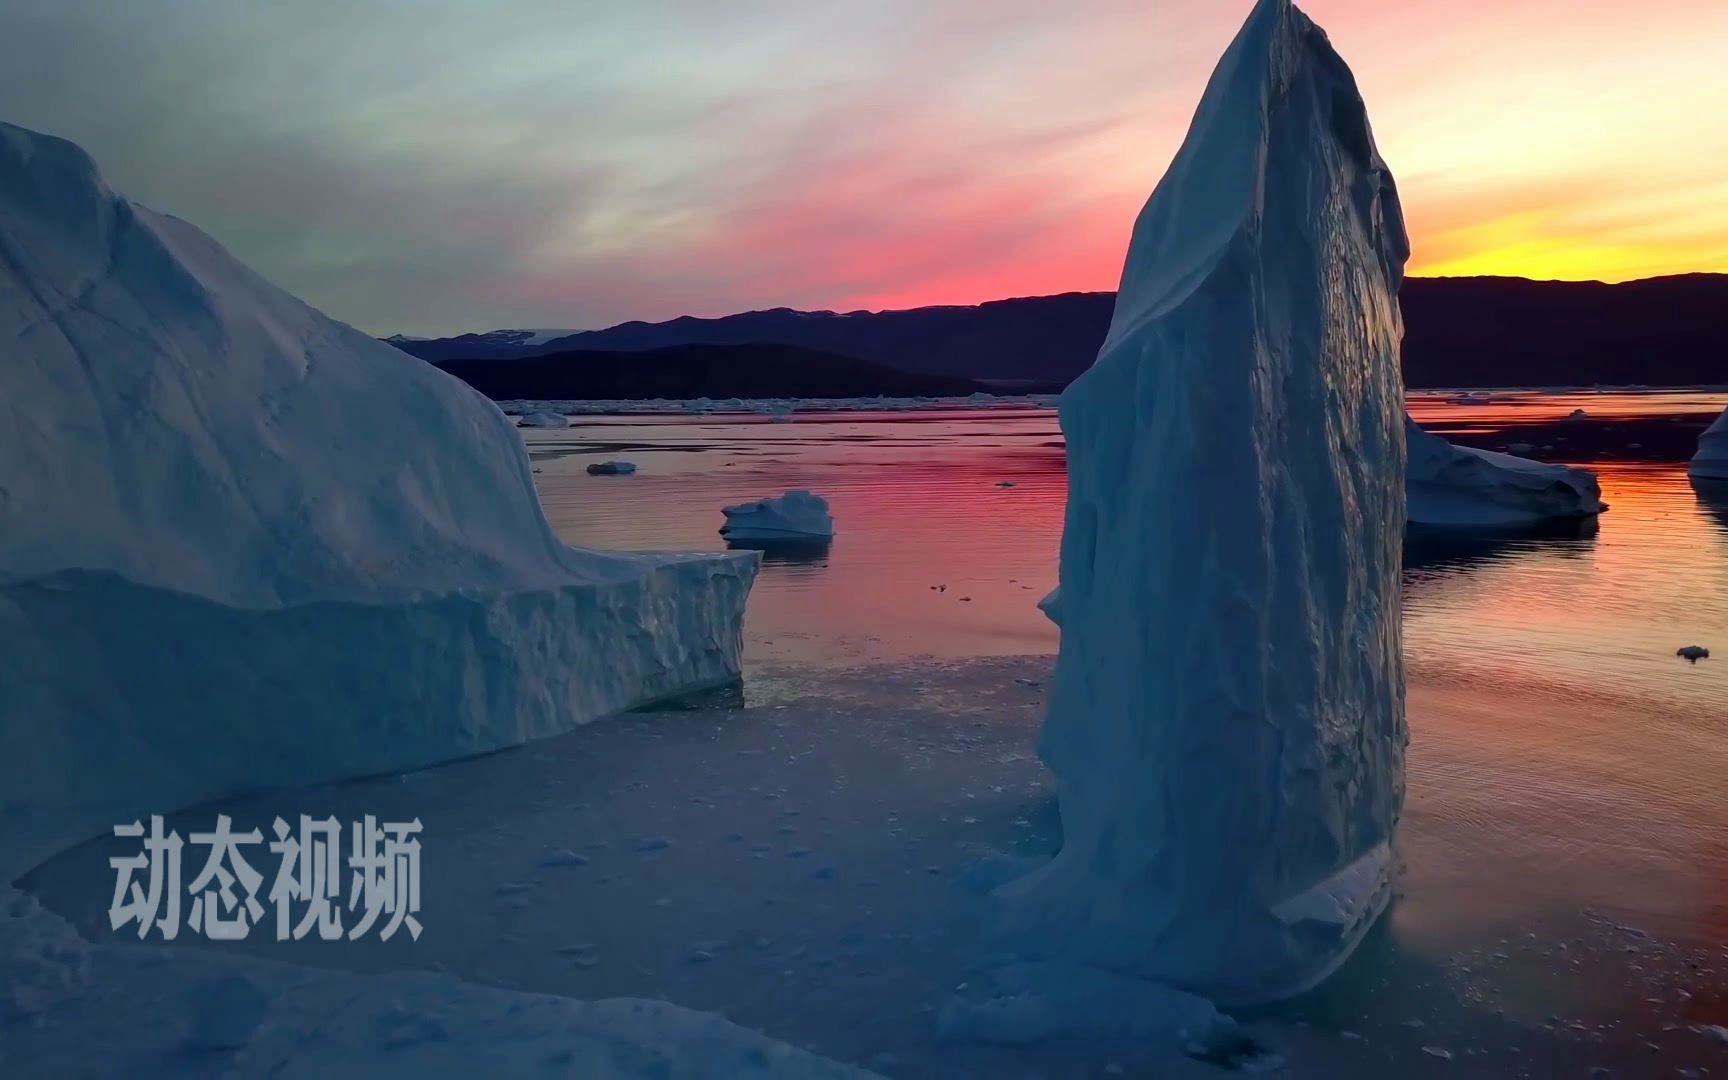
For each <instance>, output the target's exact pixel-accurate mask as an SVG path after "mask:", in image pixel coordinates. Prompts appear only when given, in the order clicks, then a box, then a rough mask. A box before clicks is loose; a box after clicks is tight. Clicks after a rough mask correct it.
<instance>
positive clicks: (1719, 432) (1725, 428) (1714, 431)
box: [1686, 409, 1728, 481]
mask: <svg viewBox="0 0 1728 1080" xmlns="http://www.w3.org/2000/svg"><path fill="white" fill-rule="evenodd" d="M1686 471H1687V472H1688V473H1690V474H1691V475H1692V478H1693V479H1694V480H1722V481H1728V409H1724V410H1723V412H1722V415H1721V416H1718V417H1717V418H1716V422H1715V423H1714V424H1711V425H1710V427H1709V429H1708V430H1706V431H1705V432H1704V434H1702V435H1700V436H1698V452H1697V453H1696V454H1694V455H1692V464H1691V465H1690V466H1689V467H1688V468H1687V470H1686Z"/></svg>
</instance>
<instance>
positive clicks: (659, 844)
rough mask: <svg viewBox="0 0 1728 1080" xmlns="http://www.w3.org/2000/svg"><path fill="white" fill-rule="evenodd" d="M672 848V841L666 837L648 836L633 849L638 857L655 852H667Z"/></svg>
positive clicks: (637, 842)
mask: <svg viewBox="0 0 1728 1080" xmlns="http://www.w3.org/2000/svg"><path fill="white" fill-rule="evenodd" d="M671 846H672V841H671V840H669V839H667V838H666V837H664V836H646V837H643V838H642V839H641V840H638V841H636V846H635V848H634V849H633V850H634V851H635V852H636V853H637V854H638V855H647V854H649V853H651V852H655V851H665V850H666V849H667V848H669V847H671Z"/></svg>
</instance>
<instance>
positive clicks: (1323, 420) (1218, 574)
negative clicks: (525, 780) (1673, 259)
mask: <svg viewBox="0 0 1728 1080" xmlns="http://www.w3.org/2000/svg"><path fill="white" fill-rule="evenodd" d="M1408 251H1409V249H1408V244H1407V241H1406V238H1405V234H1404V223H1403V219H1402V215H1401V211H1400V208H1399V203H1398V197H1397V192H1396V189H1395V187H1394V185H1393V181H1392V177H1391V174H1390V172H1389V171H1388V170H1387V168H1386V166H1385V164H1384V163H1383V162H1382V161H1381V160H1380V158H1379V155H1378V154H1377V153H1376V151H1375V149H1374V141H1373V137H1372V135H1371V134H1370V131H1369V126H1368V118H1367V112H1366V109H1365V107H1364V106H1363V104H1362V101H1361V98H1360V97H1359V96H1358V94H1357V91H1356V86H1355V82H1354V80H1353V78H1352V77H1351V74H1350V71H1349V69H1348V68H1347V67H1346V66H1345V65H1344V62H1343V61H1342V60H1341V59H1340V58H1339V57H1338V55H1337V53H1335V52H1334V51H1333V50H1332V48H1331V46H1330V44H1329V43H1328V42H1327V39H1326V36H1325V34H1324V33H1323V32H1322V31H1320V30H1319V29H1318V28H1317V27H1315V26H1314V24H1313V23H1311V22H1310V21H1309V20H1308V19H1307V17H1306V16H1304V15H1303V14H1302V13H1301V12H1299V11H1297V10H1296V9H1294V8H1293V7H1292V6H1291V5H1290V3H1289V2H1288V0H1261V2H1260V3H1258V4H1257V5H1256V7H1255V9H1254V11H1253V13H1252V15H1251V16H1250V17H1249V20H1248V22H1247V24H1246V25H1245V26H1244V27H1243V29H1242V31H1241V33H1240V34H1239V35H1238V36H1237V38H1236V40H1235V42H1234V43H1233V44H1232V45H1231V47H1230V49H1229V50H1228V51H1227V52H1226V53H1225V55H1224V58H1223V60H1222V61H1221V62H1220V64H1219V66H1218V70H1217V72H1216V73H1215V74H1214V75H1213V77H1212V81H1211V83H1210V84H1209V85H1208V87H1207V89H1206V93H1205V96H1204V98H1203V99H1202V101H1201V103H1200V107H1199V110H1198V112H1197V113H1196V116H1195V119H1194V123H1193V126H1192V127H1191V129H1190V130H1189V133H1188V137H1187V140H1186V141H1185V142H1184V144H1183V146H1182V149H1181V150H1180V151H1179V152H1178V153H1177V155H1176V158H1175V160H1174V161H1173V162H1172V164H1171V166H1170V170H1169V172H1168V173H1167V174H1166V175H1165V177H1164V179H1163V180H1162V181H1160V183H1159V185H1158V188H1157V190H1155V191H1154V192H1153V194H1152V197H1151V199H1150V201H1148V203H1147V204H1146V208H1145V209H1144V210H1143V211H1142V212H1141V215H1140V218H1139V220H1138V222H1137V223H1136V224H1135V227H1134V236H1133V240H1132V242H1131V245H1130V247H1129V252H1128V258H1127V264H1126V266H1125V268H1124V270H1123V274H1122V286H1121V290H1120V292H1119V293H1118V297H1117V302H1116V311H1115V315H1114V318H1113V321H1112V323H1111V327H1110V333H1109V336H1108V337H1107V338H1106V340H1105V343H1104V347H1103V349H1102V351H1101V352H1100V353H1099V356H1098V360H1097V362H1096V363H1095V364H1094V365H1093V366H1092V367H1091V368H1090V369H1089V370H1088V371H1087V372H1086V373H1085V374H1083V375H1082V376H1080V378H1079V379H1078V380H1076V381H1075V383H1074V384H1073V385H1072V386H1070V387H1069V389H1068V390H1067V392H1066V393H1064V394H1063V396H1062V402H1061V410H1060V411H1061V419H1062V430H1063V433H1064V434H1065V436H1066V438H1067V449H1068V473H1069V495H1068V509H1067V518H1066V523H1065V526H1064V530H1063V536H1062V557H1061V585H1060V613H1059V614H1060V622H1061V626H1062V642H1061V651H1060V654H1059V659H1058V662H1057V669H1056V678H1055V682H1054V684H1053V688H1052V696H1051V703H1050V714H1049V717H1048V719H1047V720H1046V722H1045V727H1044V732H1043V736H1042V739H1041V742H1040V750H1041V752H1042V754H1043V756H1044V759H1045V761H1046V762H1048V764H1049V765H1050V768H1051V770H1052V771H1053V772H1054V773H1055V774H1056V777H1057V779H1058V781H1059V784H1060V790H1061V796H1062V822H1063V830H1064V836H1063V845H1062V850H1061V852H1060V853H1059V854H1058V855H1057V856H1056V858H1055V859H1054V860H1053V861H1052V862H1051V863H1050V864H1049V865H1048V866H1046V867H1044V868H1042V869H1039V870H1037V871H1036V872H1034V873H1032V874H1031V875H1029V876H1027V877H1026V878H1025V879H1023V880H1021V881H1016V882H1013V883H1010V884H1008V885H1006V886H1004V888H1003V889H1002V890H1001V895H1002V897H1003V899H1004V901H1005V911H1004V915H1003V919H1002V931H1003V938H1004V943H1005V946H1004V947H1006V948H1014V949H1020V950H1024V951H1028V952H1031V953H1034V954H1036V955H1040V956H1051V957H1057V958H1069V959H1073V960H1078V961H1082V962H1086V963H1091V964H1094V965H1098V966H1102V967H1108V968H1113V969H1116V970H1119V971H1127V972H1131V973H1134V974H1136V975H1140V976H1143V977H1147V978H1152V979H1157V980H1161V981H1164V982H1167V983H1169V984H1171V985H1172V986H1175V987H1179V988H1182V989H1185V990H1189V991H1193V992H1196V993H1201V994H1204V995H1206V996H1208V997H1212V998H1214V999H1217V1000H1220V1001H1222V1002H1226V1003H1242V1002H1252V1001H1262V1000H1267V999H1276V998H1280V997H1283V996H1287V995H1289V994H1293V993H1296V992H1299V991H1301V990H1304V989H1306V988H1308V987H1310V986H1312V985H1313V984H1314V983H1315V982H1316V981H1318V980H1319V979H1321V978H1324V977H1325V975H1326V974H1328V973H1329V972H1330V971H1332V970H1333V969H1334V968H1335V967H1336V965H1338V964H1339V963H1341V962H1342V961H1343V959H1344V958H1345V957H1347V956H1348V955H1349V953H1350V951H1351V950H1352V949H1353V948H1355V947H1356V945H1357V944H1358V943H1359V942H1360V940H1361V938H1362V936H1363V934H1364V933H1365V932H1366V931H1367V929H1368V927H1369V926H1370V925H1371V924H1372V923H1373V921H1374V920H1375V918H1376V917H1377V916H1378V915H1379V914H1380V912H1381V911H1382V909H1383V908H1384V907H1385V905H1386V903H1387V901H1388V898H1389V896H1390V891H1391V871H1392V859H1391V855H1390V849H1389V843H1390V841H1391V839H1392V836H1393V831H1394V828H1395V826H1396V824H1397V821H1398V816H1399V809H1400V806H1401V804H1402V800H1403V793H1404V772H1403V769H1404V765H1403V761H1404V745H1405V742H1406V734H1405V726H1404V673H1403V661H1402V658H1401V655H1400V644H1399V633H1400V620H1399V565H1400V544H1401V538H1402V533H1403V525H1404V494H1403V479H1404V454H1403V450H1404V440H1403V437H1402V429H1401V425H1402V423H1403V390H1402V381H1401V376H1400V374H1399V368H1398V345H1399V339H1400V336H1401V333H1402V325H1401V321H1400V317H1399V311H1398V301H1397V293H1398V286H1399V282H1400V281H1401V279H1402V275H1403V265H1404V260H1405V258H1406V256H1407V254H1408ZM1327 275H1330V276H1327ZM1296 416H1300V417H1302V418H1303V419H1302V422H1301V423H1300V424H1296V423H1290V422H1287V421H1286V419H1284V418H1288V417H1296ZM1046 611H1048V612H1050V613H1051V614H1052V615H1053V616H1054V615H1055V614H1056V611H1055V610H1054V607H1053V606H1047V607H1046Z"/></svg>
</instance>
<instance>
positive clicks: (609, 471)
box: [588, 461, 636, 476]
mask: <svg viewBox="0 0 1728 1080" xmlns="http://www.w3.org/2000/svg"><path fill="white" fill-rule="evenodd" d="M635 471H636V465H635V463H634V462H630V461H595V462H591V463H590V464H589V466H588V475H589V476H625V475H628V474H630V473H633V472H635Z"/></svg>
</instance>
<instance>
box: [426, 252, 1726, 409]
mask: <svg viewBox="0 0 1728 1080" xmlns="http://www.w3.org/2000/svg"><path fill="white" fill-rule="evenodd" d="M1401 300H1402V302H1403V308H1404V322H1405V339H1404V374H1405V380H1406V382H1407V384H1408V385H1410V386H1412V387H1432V386H1559V385H1590V384H1594V383H1603V384H1615V385H1627V384H1644V385H1651V386H1664V385H1667V386H1680V385H1696V384H1699V383H1722V382H1728V274H1687V275H1681V276H1676V277H1660V278H1648V279H1645V280H1641V281H1632V282H1626V283H1623V284H1616V285H1610V284H1604V283H1602V282H1594V281H1591V282H1572V281H1531V280H1528V279H1525V278H1506V277H1471V278H1409V279H1407V280H1406V281H1405V283H1404V289H1403V292H1402V294H1401ZM1114 304H1115V294H1114V293H1108V292H1093V293H1079V292H1076V293H1061V294H1058V295H1054V296H1034V297H1019V298H1014V299H1008V300H993V301H990V302H988V303H983V304H977V305H973V306H941V307H923V308H908V309H903V310H897V311H880V312H869V311H854V312H845V313H838V312H832V311H797V310H794V309H791V308H774V309H770V310H766V311H747V312H741V313H739V314H736V315H727V316H723V317H720V318H712V319H704V318H695V317H693V316H683V317H680V318H677V319H671V320H669V321H667V322H659V323H649V322H640V321H637V322H627V323H620V324H618V325H617V326H612V327H608V328H606V329H604V330H590V331H586V332H584V333H580V334H573V335H571V336H569V337H563V338H558V339H556V340H553V341H549V342H546V343H545V344H543V345H539V346H532V347H529V348H528V349H527V350H526V351H524V349H523V348H522V347H519V346H511V345H490V344H488V343H486V342H484V341H481V340H477V339H483V338H485V337H486V335H474V334H470V335H464V336H463V337H459V338H442V339H436V340H433V341H400V342H395V344H397V346H398V347H399V348H401V349H403V350H404V351H407V352H410V353H413V354H414V355H416V356H420V357H422V358H425V359H430V360H436V361H442V360H446V359H455V358H461V359H465V360H481V359H488V358H490V359H501V358H507V357H516V358H520V357H522V356H524V355H548V354H553V353H561V352H568V351H570V350H573V349H582V350H605V351H608V352H616V351H626V352H633V351H641V350H647V349H657V348H664V347H668V346H674V345H697V344H701V345H728V346H736V347H746V346H759V345H764V344H776V345H795V346H801V347H803V348H807V349H815V350H818V351H821V352H825V353H831V354H838V355H840V356H848V357H854V358H857V359H860V360H865V361H870V362H873V363H875V364H877V365H880V366H881V367H883V368H888V369H899V370H901V371H906V372H913V373H922V374H929V375H942V376H949V377H956V378H962V379H977V380H997V381H1008V382H1022V383H1026V384H1036V385H1039V386H1041V387H1045V388H1049V387H1059V386H1061V385H1064V384H1066V383H1067V382H1068V381H1069V380H1071V379H1072V378H1073V377H1074V376H1076V375H1078V374H1079V373H1080V372H1081V371H1084V370H1085V369H1086V368H1087V366H1089V365H1090V364H1091V363H1092V358H1093V357H1094V356H1095V355H1096V354H1097V351H1098V347H1099V345H1101V344H1102V343H1103V340H1104V335H1105V332H1106V330H1107V329H1108V328H1109V325H1110V315H1111V310H1112V307H1113V306H1114ZM871 392H872V393H876V392H880V393H894V392H895V391H893V390H890V389H882V390H880V391H871Z"/></svg>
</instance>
